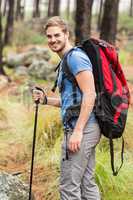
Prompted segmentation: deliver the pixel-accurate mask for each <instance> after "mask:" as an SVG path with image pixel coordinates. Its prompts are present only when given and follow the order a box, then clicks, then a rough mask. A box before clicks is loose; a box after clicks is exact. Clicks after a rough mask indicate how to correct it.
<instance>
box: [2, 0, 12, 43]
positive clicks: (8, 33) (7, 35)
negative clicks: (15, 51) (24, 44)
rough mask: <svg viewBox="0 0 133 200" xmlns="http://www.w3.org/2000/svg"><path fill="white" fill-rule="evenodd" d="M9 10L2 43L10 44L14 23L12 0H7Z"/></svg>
mask: <svg viewBox="0 0 133 200" xmlns="http://www.w3.org/2000/svg"><path fill="white" fill-rule="evenodd" d="M8 2H9V11H8V17H7V24H6V29H5V39H4V44H5V45H7V44H10V43H11V40H12V36H13V23H14V0H8Z"/></svg>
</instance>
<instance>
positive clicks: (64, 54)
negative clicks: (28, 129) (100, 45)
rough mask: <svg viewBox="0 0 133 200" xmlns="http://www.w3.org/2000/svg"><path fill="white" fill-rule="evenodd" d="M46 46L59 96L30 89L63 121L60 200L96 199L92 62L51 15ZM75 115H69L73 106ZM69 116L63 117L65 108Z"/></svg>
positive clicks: (96, 134) (96, 138) (97, 131)
mask: <svg viewBox="0 0 133 200" xmlns="http://www.w3.org/2000/svg"><path fill="white" fill-rule="evenodd" d="M45 33H46V37H47V39H48V46H49V48H50V49H51V50H52V51H53V52H55V53H57V54H58V55H59V57H60V58H61V62H60V67H59V75H58V87H59V89H60V93H61V99H58V98H57V99H55V98H50V97H47V96H46V95H45V94H43V93H42V92H39V91H38V92H37V93H36V91H34V92H33V98H34V100H38V99H39V100H40V102H43V103H44V104H46V103H47V104H48V105H52V106H58V107H61V111H62V119H63V125H64V130H65V134H64V141H63V144H62V157H61V177H60V196H61V200H100V195H99V190H98V187H97V185H96V183H95V181H94V168H95V147H96V145H97V143H98V142H99V140H100V129H99V126H98V123H97V121H96V119H95V115H94V112H93V107H94V102H95V97H96V94H95V87H94V79H93V74H92V65H91V63H90V60H89V58H88V56H87V55H86V54H85V53H84V52H83V51H82V50H81V49H80V48H79V47H73V46H72V44H71V42H70V39H69V30H68V27H67V24H66V23H65V22H64V21H63V20H62V19H60V17H57V16H56V17H52V18H51V19H49V20H48V22H47V24H46V26H45ZM66 60H67V65H68V66H69V70H70V71H71V73H72V74H73V76H74V77H75V80H76V83H77V85H76V87H75V89H74V90H73V82H71V81H70V80H69V79H68V78H67V76H65V74H64V71H63V70H62V68H63V67H66V66H65V65H66V62H65V61H66ZM78 105H80V109H79V110H76V114H77V115H73V112H72V110H73V109H74V108H76V107H77V108H78ZM70 110H71V112H70V113H71V114H72V116H69V120H67V117H66V116H67V114H68V111H70Z"/></svg>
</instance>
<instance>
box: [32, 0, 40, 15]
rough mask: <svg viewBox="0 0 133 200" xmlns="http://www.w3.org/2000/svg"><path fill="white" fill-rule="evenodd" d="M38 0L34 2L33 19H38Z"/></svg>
mask: <svg viewBox="0 0 133 200" xmlns="http://www.w3.org/2000/svg"><path fill="white" fill-rule="evenodd" d="M39 4H40V0H34V9H33V17H40V8H39Z"/></svg>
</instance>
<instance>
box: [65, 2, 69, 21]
mask: <svg viewBox="0 0 133 200" xmlns="http://www.w3.org/2000/svg"><path fill="white" fill-rule="evenodd" d="M66 12H67V19H68V20H69V15H70V0H67V9H66Z"/></svg>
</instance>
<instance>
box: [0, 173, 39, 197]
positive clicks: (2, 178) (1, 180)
mask: <svg viewBox="0 0 133 200" xmlns="http://www.w3.org/2000/svg"><path fill="white" fill-rule="evenodd" d="M28 196H29V186H27V185H26V184H24V183H23V182H22V181H20V180H19V178H18V177H16V176H13V175H10V174H8V173H5V172H2V173H0V200H28ZM32 200H35V197H34V196H33V195H32Z"/></svg>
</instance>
